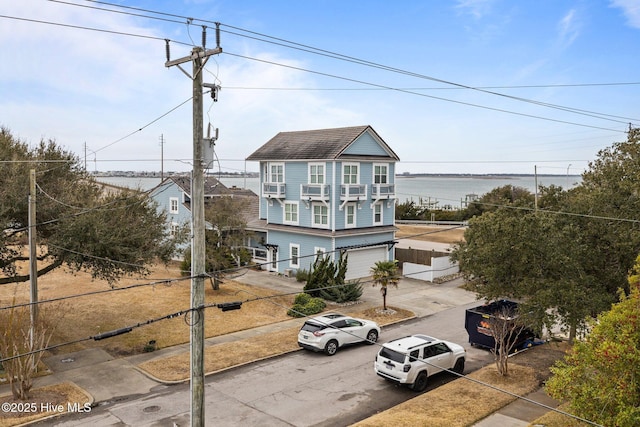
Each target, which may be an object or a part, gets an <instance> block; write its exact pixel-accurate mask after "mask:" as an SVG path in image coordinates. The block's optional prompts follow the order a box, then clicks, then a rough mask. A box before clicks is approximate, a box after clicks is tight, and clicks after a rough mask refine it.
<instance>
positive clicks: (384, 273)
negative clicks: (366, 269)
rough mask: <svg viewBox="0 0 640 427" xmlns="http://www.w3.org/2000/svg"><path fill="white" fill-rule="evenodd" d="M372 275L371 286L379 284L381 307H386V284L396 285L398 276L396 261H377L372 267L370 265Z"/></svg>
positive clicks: (384, 308)
mask: <svg viewBox="0 0 640 427" xmlns="http://www.w3.org/2000/svg"><path fill="white" fill-rule="evenodd" d="M371 274H372V275H373V286H376V285H380V293H381V294H382V309H383V310H386V309H387V286H389V285H392V286H395V287H396V288H397V287H398V282H399V281H400V278H399V277H398V276H397V274H398V261H397V260H395V259H394V260H391V261H377V262H376V263H375V266H374V267H371Z"/></svg>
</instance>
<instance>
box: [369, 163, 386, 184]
mask: <svg viewBox="0 0 640 427" xmlns="http://www.w3.org/2000/svg"><path fill="white" fill-rule="evenodd" d="M388 170H389V166H388V165H381V164H374V165H373V183H374V184H386V183H387V182H389V179H388V174H387V172H388Z"/></svg>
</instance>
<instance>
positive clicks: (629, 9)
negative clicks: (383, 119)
mask: <svg viewBox="0 0 640 427" xmlns="http://www.w3.org/2000/svg"><path fill="white" fill-rule="evenodd" d="M611 7H617V8H620V9H622V13H624V16H625V17H626V18H627V24H629V25H630V26H631V27H634V28H640V2H638V0H612V1H611Z"/></svg>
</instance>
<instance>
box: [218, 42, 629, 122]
mask: <svg viewBox="0 0 640 427" xmlns="http://www.w3.org/2000/svg"><path fill="white" fill-rule="evenodd" d="M221 54H222V55H229V56H233V57H236V58H241V59H247V60H250V61H256V62H261V63H264V64H269V65H276V66H279V67H283V68H288V69H292V70H296V71H304V72H307V73H310V74H316V75H320V76H324V77H330V78H334V79H339V80H345V81H349V82H353V83H359V84H363V85H368V86H374V87H378V88H384V89H388V90H392V91H395V92H400V93H406V94H411V95H416V96H421V97H425V98H430V99H437V100H439V101H446V102H451V103H454V104H460V105H466V106H469V107H475V108H481V109H484V110H490V111H496V112H500V113H506V114H512V115H516V116H521V117H528V118H533V119H539V120H545V121H549V122H554V123H562V124H568V125H573V126H581V127H586V128H590V129H599V130H606V131H610V132H617V133H626V132H627V131H626V130H620V129H612V128H605V127H602V126H594V125H587V124H584V123H577V122H571V121H568V120H560V119H553V118H551V117H543V116H537V115H535V114H528V113H520V112H517V111H511V110H505V109H503V108H496V107H489V106H486V105H480V104H474V103H471V102H465V101H458V100H455V99H448V98H442V97H440V96H433V95H427V94H424V93H418V92H412V91H408V90H403V89H398V88H394V87H390V86H385V85H381V84H377V83H371V82H367V81H364V80H359V79H354V78H349V77H341V76H338V75H336V74H330V73H326V72H321V71H314V70H310V69H307V68H302V67H296V66H293V65H289V64H281V63H278V62H274V61H268V60H266V59H260V58H252V57H250V56H246V55H241V54H236V53H232V52H229V51H223V52H222V53H221ZM625 125H628V123H625Z"/></svg>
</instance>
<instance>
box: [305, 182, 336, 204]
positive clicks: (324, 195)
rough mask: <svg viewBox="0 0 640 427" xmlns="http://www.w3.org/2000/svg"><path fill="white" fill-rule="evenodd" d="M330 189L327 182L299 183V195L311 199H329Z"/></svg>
mask: <svg viewBox="0 0 640 427" xmlns="http://www.w3.org/2000/svg"><path fill="white" fill-rule="evenodd" d="M330 189H331V186H330V185H329V184H302V185H300V197H301V198H302V199H307V200H313V201H318V200H322V201H327V200H329V194H330V193H329V191H330Z"/></svg>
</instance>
